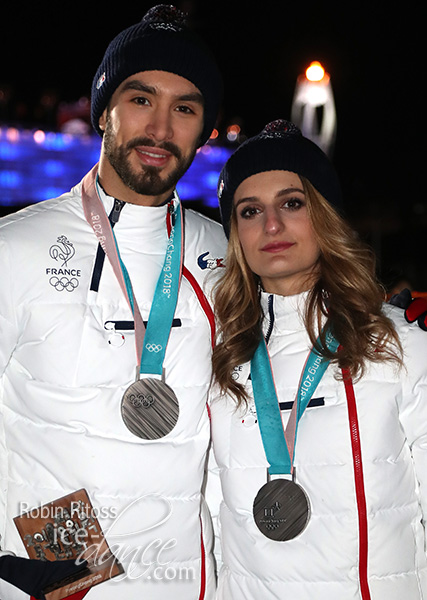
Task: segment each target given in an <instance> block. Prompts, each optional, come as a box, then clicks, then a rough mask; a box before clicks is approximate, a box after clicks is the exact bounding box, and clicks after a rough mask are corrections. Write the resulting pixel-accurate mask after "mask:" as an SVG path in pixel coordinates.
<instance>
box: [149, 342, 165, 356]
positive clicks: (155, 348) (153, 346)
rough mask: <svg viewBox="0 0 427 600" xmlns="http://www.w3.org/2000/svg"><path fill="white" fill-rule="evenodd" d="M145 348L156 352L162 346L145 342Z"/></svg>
mask: <svg viewBox="0 0 427 600" xmlns="http://www.w3.org/2000/svg"><path fill="white" fill-rule="evenodd" d="M145 347H146V349H147V350H148V352H154V353H156V354H157V352H160V350H162V349H163V346H161V345H160V344H145Z"/></svg>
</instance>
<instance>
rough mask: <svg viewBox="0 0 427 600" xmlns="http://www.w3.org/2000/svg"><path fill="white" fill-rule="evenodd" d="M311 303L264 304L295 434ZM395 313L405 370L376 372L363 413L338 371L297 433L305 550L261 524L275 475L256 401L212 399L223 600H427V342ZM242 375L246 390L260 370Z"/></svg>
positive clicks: (278, 300)
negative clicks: (261, 498)
mask: <svg viewBox="0 0 427 600" xmlns="http://www.w3.org/2000/svg"><path fill="white" fill-rule="evenodd" d="M305 298H306V295H305V294H302V295H301V296H292V297H286V298H284V297H280V296H268V295H266V294H263V297H262V304H263V308H264V311H265V313H266V315H267V316H269V318H267V319H266V325H265V327H266V331H267V329H268V328H269V327H271V326H272V330H271V336H270V339H269V342H268V347H269V352H270V356H271V361H272V365H273V370H274V378H275V383H276V387H277V389H278V394H279V400H280V402H281V403H283V404H281V410H282V416H283V422H284V425H285V426H286V423H287V419H288V416H289V414H290V412H289V404H290V403H292V402H293V400H294V398H295V394H296V390H297V386H298V383H299V377H300V374H301V371H302V368H303V366H304V362H305V359H306V357H307V354H308V351H309V340H308V336H307V334H306V331H305V329H304V325H303V322H302V319H301V316H300V314H301V311H300V309H301V307H302V306H303V304H304V300H305ZM386 310H388V311H390V314H391V318H392V319H393V320H394V322H395V324H396V328H397V331H398V333H399V336H400V339H401V342H402V344H403V348H404V352H405V369H403V370H402V371H400V372H398V371H397V370H396V367H393V366H391V365H390V364H388V365H387V364H386V363H382V364H375V365H373V364H372V365H369V367H368V370H367V372H366V375H365V376H364V377H363V379H362V380H361V381H359V382H357V383H355V384H354V393H355V402H354V403H353V402H352V401H351V399H350V400H349V401H347V396H346V391H345V389H344V384H343V382H342V381H337V380H336V379H335V378H334V375H335V374H336V370H335V368H334V367H332V366H329V368H328V369H327V371H326V374H325V375H324V377H323V379H322V380H321V382H320V384H319V386H318V388H317V390H316V391H315V393H314V396H313V398H312V401H311V405H309V407H308V408H307V410H306V412H305V413H304V415H303V417H302V419H301V422H300V425H299V429H298V436H297V442H296V452H295V463H294V464H295V466H296V481H297V482H298V483H300V484H301V486H302V487H303V488H304V489H305V490H306V492H307V494H308V496H309V499H310V503H311V510H312V515H311V520H310V521H309V524H308V526H307V528H306V529H305V531H303V533H302V534H301V535H300V536H299V537H297V538H295V539H294V540H292V541H287V542H275V541H271V540H269V539H267V538H266V537H264V535H263V534H262V533H260V531H259V530H258V528H257V526H256V525H255V523H254V521H253V517H252V504H253V501H254V498H255V496H256V494H257V492H258V490H259V489H260V488H261V486H262V485H263V484H264V483H266V469H267V466H268V463H267V461H266V458H265V453H264V448H263V445H262V440H261V435H260V431H259V427H258V424H257V420H256V411H255V407H254V403H253V401H251V402H250V403H249V406H248V409H246V408H242V409H238V410H237V411H236V408H235V404H234V403H233V401H232V400H231V399H230V398H227V399H224V398H218V397H217V398H213V400H212V403H211V415H212V430H213V447H214V451H215V457H216V462H217V465H218V468H219V473H220V478H221V484H222V493H223V501H222V504H221V508H220V519H219V520H220V530H221V537H222V569H221V572H220V576H219V584H218V593H217V598H218V599H220V600H273V599H277V600H279V599H280V600H283V599H292V600H356V599H358V600H369V599H371V600H420V599H424V600H426V599H427V560H426V536H425V515H426V514H427V334H426V333H425V332H423V331H421V330H420V329H419V328H418V326H417V325H412V326H410V325H408V324H407V323H406V322H405V320H404V317H403V311H401V310H400V309H398V308H394V307H387V309H386ZM298 311H299V312H298ZM235 375H236V377H239V380H240V381H241V382H245V381H247V380H248V377H249V365H244V366H242V367H241V368H240V369H236V373H235ZM247 385H248V389H250V390H251V389H252V388H251V384H250V382H248V383H247ZM359 445H360V448H359ZM359 450H360V452H359Z"/></svg>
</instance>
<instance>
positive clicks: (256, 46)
mask: <svg viewBox="0 0 427 600" xmlns="http://www.w3.org/2000/svg"><path fill="white" fill-rule="evenodd" d="M152 4H153V3H152V2H148V1H143V2H138V3H136V2H124V3H122V4H121V5H120V3H117V2H113V3H109V7H107V6H106V5H105V3H104V5H103V6H102V7H101V9H100V5H101V3H99V2H97V3H96V4H95V3H93V4H92V3H90V2H86V3H83V2H78V1H77V2H73V3H66V4H65V3H64V4H62V5H61V4H59V3H53V2H41V3H35V2H34V3H28V5H27V4H26V3H24V4H22V3H20V4H18V3H8V8H7V9H6V10H7V14H6V18H4V16H3V18H2V19H1V21H2V24H1V36H2V37H1V44H2V46H3V52H2V61H1V67H0V82H1V81H8V82H12V83H13V85H14V86H15V88H16V89H17V90H18V91H20V92H21V93H23V94H24V95H25V96H26V97H27V98H28V97H30V95H32V96H33V97H37V95H38V94H39V93H40V91H41V89H43V88H44V87H48V86H52V87H55V88H57V89H59V90H60V93H61V96H62V97H63V98H64V99H65V100H69V101H70V100H75V99H78V98H79V97H80V96H82V95H87V94H89V90H90V85H91V81H92V77H93V74H94V72H95V70H96V68H97V66H98V64H99V62H100V60H101V58H102V55H103V52H104V50H105V48H106V46H107V44H108V42H109V41H110V40H111V39H112V37H114V36H115V35H116V34H117V33H118V32H119V31H120V30H122V29H123V28H125V27H127V26H129V25H131V24H133V23H135V22H137V21H139V20H140V19H141V17H142V16H143V14H144V13H145V12H146V10H147V9H148V8H149V7H150V6H152ZM176 5H177V6H179V7H180V8H182V9H183V10H186V11H187V12H188V13H189V15H190V20H191V23H192V24H193V26H194V27H195V28H196V29H197V30H198V31H199V32H200V33H201V34H202V35H203V36H204V37H205V39H206V40H207V41H208V42H209V44H210V46H211V47H212V49H213V50H214V52H215V54H216V56H217V58H218V61H219V64H220V66H221V69H222V71H223V74H224V80H225V89H226V95H225V99H224V104H223V110H222V117H221V120H220V127H221V126H222V127H224V126H225V125H226V124H227V123H228V122H230V121H232V120H234V118H236V117H238V118H239V119H241V121H242V126H243V130H244V131H245V133H247V134H248V135H253V134H255V133H257V132H258V131H259V130H260V129H261V128H262V127H263V125H264V124H265V123H267V122H268V121H270V120H272V119H276V118H279V117H284V118H286V117H289V116H290V108H291V103H292V96H293V93H294V88H295V82H296V78H297V76H298V75H299V74H300V73H302V72H303V71H304V69H305V68H306V66H307V65H308V64H309V63H310V61H311V60H319V61H321V62H322V63H323V64H324V66H325V68H326V70H327V71H328V72H329V73H330V75H331V82H332V86H333V91H334V96H335V103H336V110H337V119H338V130H337V141H336V145H335V152H334V156H333V160H334V163H335V165H336V167H337V170H338V172H339V174H340V177H341V180H342V184H343V188H344V192H345V195H346V197H347V198H348V200H349V202H350V210H349V213H350V215H351V216H352V217H353V218H354V219H356V221H357V224H358V226H359V227H360V228H361V230H362V231H363V232H364V233H365V235H366V236H367V238H368V239H369V241H370V242H371V243H374V245H376V246H377V250H378V251H379V252H380V253H381V252H384V251H385V250H387V252H392V247H393V248H394V247H395V245H396V243H397V244H398V245H400V249H398V250H396V249H394V252H395V254H396V260H397V262H399V260H398V258H399V256H401V257H402V256H403V258H402V260H405V261H406V263H407V262H408V261H410V257H411V256H412V255H414V253H417V252H421V251H422V246H420V248H418V245H417V244H419V242H420V239H422V238H424V237H425V231H426V225H427V199H426V197H425V193H424V192H423V187H422V186H421V173H422V172H423V171H422V168H421V164H422V163H421V161H423V162H424V160H423V159H424V155H425V151H424V147H423V142H424V140H425V134H424V128H425V126H424V123H423V121H424V120H425V119H424V112H425V109H423V108H422V105H423V101H422V98H421V92H420V89H419V85H420V82H422V80H423V79H425V73H424V74H421V61H422V59H423V56H422V52H425V50H424V48H425V43H424V41H423V39H425V32H423V31H421V20H422V16H421V15H420V10H421V9H417V10H416V9H411V8H408V9H407V10H404V8H403V7H404V4H403V3H399V4H396V3H393V6H391V5H388V3H386V2H374V1H371V2H370V3H364V2H353V3H348V2H341V3H339V4H338V3H337V2H313V3H312V2H301V1H294V2H292V3H290V2H285V1H279V2H268V1H264V2H258V3H257V4H256V5H255V6H254V5H253V4H252V3H250V2H242V1H241V0H237V1H234V2H233V1H231V0H230V1H229V2H222V1H220V0H217V1H210V0H204V1H203V0H193V1H191V0H190V1H181V2H176ZM411 5H412V6H413V3H407V6H408V7H411ZM15 6H16V8H14V7H15ZM121 6H123V7H124V8H125V10H120V7H121ZM251 6H252V8H251ZM418 6H419V5H418ZM3 13H4V10H3ZM378 228H380V229H378ZM378 231H380V233H381V235H379V233H378ZM399 236H400V237H399ZM389 238H390V239H389ZM379 240H381V244H380V243H379ZM396 240H397V241H396ZM379 244H380V245H379ZM387 245H389V246H390V248H388V246H387ZM423 246H425V243H424V244H423ZM399 252H400V255H399V256H397V254H398V253H399ZM402 260H401V261H400V262H402ZM425 287H426V289H427V283H426V285H425Z"/></svg>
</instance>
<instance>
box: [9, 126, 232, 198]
mask: <svg viewBox="0 0 427 600" xmlns="http://www.w3.org/2000/svg"><path fill="white" fill-rule="evenodd" d="M232 131H233V132H234V133H235V134H236V135H238V133H239V131H240V127H239V126H237V128H236V129H232ZM217 135H218V131H216V135H215V133H214V139H215V137H217ZM100 148H101V141H100V138H99V137H98V136H96V135H91V136H81V135H80V136H78V135H70V134H63V133H58V132H52V131H43V130H41V129H37V130H35V131H26V130H19V129H15V128H11V127H9V128H3V129H1V128H0V206H1V205H3V206H7V207H9V206H13V205H15V206H16V207H17V208H19V206H25V205H28V204H32V203H34V202H39V201H40V200H46V199H48V198H55V197H57V196H59V195H61V194H63V193H64V192H67V191H69V190H70V189H71V188H72V187H73V186H75V185H76V184H77V183H78V182H79V181H80V180H81V178H82V177H83V176H84V175H85V174H86V173H87V172H88V171H89V170H90V169H91V168H92V167H93V166H94V164H96V163H97V162H98V160H99V152H100ZM230 154H231V149H230V148H225V147H223V146H217V145H210V144H206V145H204V146H202V148H200V150H199V151H198V152H197V154H196V156H195V159H194V161H193V163H192V165H191V167H190V168H189V169H188V171H187V172H186V173H185V175H184V177H183V178H182V179H181V181H180V183H179V185H178V186H177V188H178V192H179V194H180V195H181V197H182V199H183V201H187V200H188V201H190V202H191V201H197V202H200V203H201V204H202V205H203V206H205V207H209V208H211V207H216V206H217V197H216V185H217V180H218V176H219V172H220V170H221V168H222V166H223V164H224V163H225V161H226V160H227V159H228V157H229V156H230Z"/></svg>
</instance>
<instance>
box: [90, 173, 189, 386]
mask: <svg viewBox="0 0 427 600" xmlns="http://www.w3.org/2000/svg"><path fill="white" fill-rule="evenodd" d="M97 173H98V165H96V166H95V167H93V169H92V170H91V171H89V173H88V174H87V175H86V176H85V177H84V179H83V185H82V202H83V209H84V214H85V217H86V220H87V221H88V223H89V225H90V226H91V227H92V229H93V231H94V233H95V235H96V237H97V239H98V241H99V243H100V244H101V246H102V248H103V250H104V252H105V254H106V255H107V258H108V260H109V262H110V264H111V267H112V269H113V272H114V274H115V276H116V278H117V281H118V282H119V284H120V287H121V289H122V291H123V294H124V295H125V297H126V300H127V302H128V304H129V308H130V310H131V311H132V314H133V317H134V322H135V345H136V354H137V361H138V363H137V364H138V368H139V373H140V375H142V374H144V375H149V374H150V375H160V376H162V374H163V362H164V358H165V354H166V346H167V343H168V339H169V335H170V331H171V327H172V321H173V317H174V314H175V309H176V305H177V302H178V292H179V287H180V282H181V275H182V260H183V235H182V207H181V205H179V207H178V209H175V212H174V215H173V216H174V218H175V222H174V223H173V225H172V229H171V232H170V236H169V240H168V244H167V248H166V254H165V259H164V263H163V267H162V270H161V273H160V275H159V278H158V280H157V284H156V289H155V292H154V298H153V302H152V305H151V310H150V315H149V318H148V323H147V326H146V327H145V325H144V321H143V319H142V316H141V313H140V310H139V308H138V304H137V302H136V300H135V295H134V292H133V288H132V284H131V280H130V277H129V273H128V271H127V269H126V267H125V265H124V263H123V261H122V259H121V257H120V252H119V248H118V245H117V241H116V238H115V235H114V232H113V229H112V228H111V225H110V222H109V220H108V216H107V213H106V212H105V209H104V205H103V204H102V201H101V199H100V197H99V193H98V189H97V184H98V181H97Z"/></svg>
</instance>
